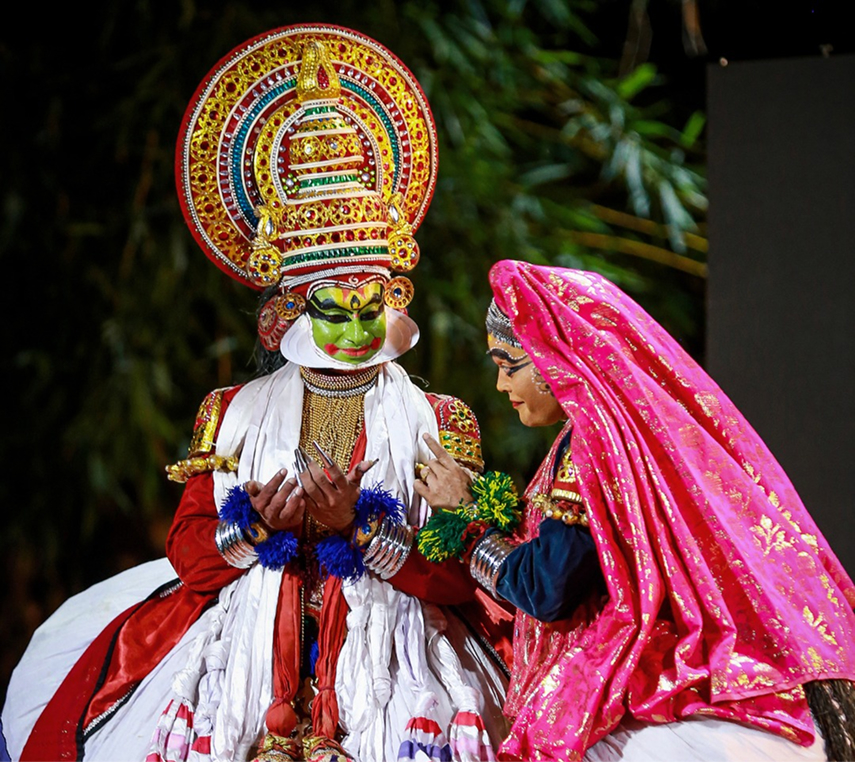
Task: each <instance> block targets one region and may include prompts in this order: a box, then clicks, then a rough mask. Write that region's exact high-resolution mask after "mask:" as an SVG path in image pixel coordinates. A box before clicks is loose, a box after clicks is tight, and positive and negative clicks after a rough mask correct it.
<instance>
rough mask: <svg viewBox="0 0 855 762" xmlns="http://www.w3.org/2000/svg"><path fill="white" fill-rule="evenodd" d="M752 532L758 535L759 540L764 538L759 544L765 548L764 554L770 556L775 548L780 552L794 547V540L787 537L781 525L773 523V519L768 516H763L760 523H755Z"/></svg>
mask: <svg viewBox="0 0 855 762" xmlns="http://www.w3.org/2000/svg"><path fill="white" fill-rule="evenodd" d="M751 533H752V534H755V535H757V537H758V538H759V540H762V542H760V543H758V544H760V547H761V548H763V555H764V556H768V555H769V553H771V552H772V551H773V550H774V551H777V552H780V551H782V550H787V549H789V548H792V547H793V543H792V541H791V540H788V539H787V536H786V534H785V532H784V530H783V529H782V528H781V525H780V524H773V523H772V519H770V518H769V517H768V516H763V518H761V519H760V524H759V525H758V524H755V525H754V526H753V527H751ZM764 543H765V544H764Z"/></svg>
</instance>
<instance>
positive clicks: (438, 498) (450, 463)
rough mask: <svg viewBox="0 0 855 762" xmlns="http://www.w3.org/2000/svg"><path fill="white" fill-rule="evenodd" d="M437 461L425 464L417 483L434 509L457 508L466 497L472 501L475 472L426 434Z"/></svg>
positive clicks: (419, 491) (420, 492)
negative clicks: (461, 463) (471, 490)
mask: <svg viewBox="0 0 855 762" xmlns="http://www.w3.org/2000/svg"><path fill="white" fill-rule="evenodd" d="M424 440H425V442H426V443H427V446H428V447H429V448H430V451H431V452H432V453H433V454H434V455H436V458H435V459H434V460H431V461H429V462H428V463H427V464H425V465H424V466H422V468H421V469H420V473H418V474H416V476H417V477H418V479H416V482H415V484H414V485H413V487H414V489H415V490H416V492H418V493H419V494H420V495H421V496H422V497H423V498H424V499H425V500H427V502H428V505H429V506H430V507H431V508H456V507H457V506H458V505H460V501H461V500H462V501H463V502H464V503H471V502H472V492H470V490H469V487H470V486H471V484H472V472H471V471H469V469H466V468H463V466H461V465H460V464H459V463H458V462H457V461H456V460H455V459H454V458H452V457H451V455H449V454H448V451H447V450H446V449H445V448H444V447H443V446H442V445H441V444H440V443H439V442H437V441H436V440H435V439H434V438H433V437H432V436H431V435H430V434H425V435H424Z"/></svg>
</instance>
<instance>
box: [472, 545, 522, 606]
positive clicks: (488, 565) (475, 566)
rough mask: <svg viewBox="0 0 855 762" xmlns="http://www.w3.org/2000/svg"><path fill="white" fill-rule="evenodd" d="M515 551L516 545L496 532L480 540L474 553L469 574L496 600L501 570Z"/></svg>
mask: <svg viewBox="0 0 855 762" xmlns="http://www.w3.org/2000/svg"><path fill="white" fill-rule="evenodd" d="M513 549H514V545H513V544H512V543H511V541H510V539H508V537H507V536H506V535H503V534H500V533H499V532H494V533H493V534H488V535H487V536H486V537H482V538H481V539H480V540H478V543H477V544H476V545H475V548H474V550H473V551H472V558H471V559H470V561H469V573H470V574H471V575H472V577H473V578H474V579H475V581H476V582H477V583H478V584H479V585H481V587H483V588H484V589H485V590H487V592H489V593H490V595H492V596H493V597H494V598H495V597H496V580H497V579H498V578H499V570H500V569H501V568H502V564H503V563H504V561H505V559H506V558H507V557H508V556H509V555H510V554H511V551H512V550H513Z"/></svg>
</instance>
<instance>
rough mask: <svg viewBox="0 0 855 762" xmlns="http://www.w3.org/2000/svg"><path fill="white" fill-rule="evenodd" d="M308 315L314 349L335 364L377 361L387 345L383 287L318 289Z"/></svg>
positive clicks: (369, 285) (311, 301) (370, 285)
mask: <svg viewBox="0 0 855 762" xmlns="http://www.w3.org/2000/svg"><path fill="white" fill-rule="evenodd" d="M307 312H308V313H309V318H310V319H311V321H312V339H313V340H314V342H315V345H316V346H317V347H318V348H319V349H320V350H321V351H322V352H323V353H324V354H326V355H329V356H330V357H332V358H333V359H334V360H340V361H342V362H346V363H350V364H352V365H358V364H359V363H363V362H365V361H366V360H370V359H371V358H372V357H374V355H376V354H377V353H378V352H379V351H380V349H381V348H382V347H383V343H384V342H385V341H386V310H385V305H384V303H383V284H382V283H366V284H365V285H364V286H361V287H359V288H355V289H349V288H337V287H333V288H321V289H318V290H317V291H315V293H314V294H312V298H311V299H309V303H308V305H307Z"/></svg>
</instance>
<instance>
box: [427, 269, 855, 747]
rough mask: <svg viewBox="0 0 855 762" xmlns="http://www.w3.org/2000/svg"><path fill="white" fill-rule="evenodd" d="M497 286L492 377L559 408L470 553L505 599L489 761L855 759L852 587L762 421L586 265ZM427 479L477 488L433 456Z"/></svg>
mask: <svg viewBox="0 0 855 762" xmlns="http://www.w3.org/2000/svg"><path fill="white" fill-rule="evenodd" d="M490 282H491V285H492V288H493V292H494V295H495V298H494V302H493V303H492V304H491V306H490V311H489V314H488V318H487V328H488V334H489V336H488V339H489V346H490V349H489V353H490V355H491V357H492V359H493V360H494V361H495V362H496V364H497V366H498V368H499V371H498V374H499V375H498V383H497V388H498V389H499V391H502V392H506V393H507V394H508V395H509V398H510V401H511V402H512V404H513V405H514V407H515V408H516V409H517V412H518V413H519V415H520V419H521V420H522V422H523V423H524V424H526V425H529V426H539V425H549V424H553V423H558V422H560V421H565V423H564V425H563V427H562V429H561V433H560V434H559V435H558V437H557V438H556V440H555V444H554V445H553V446H552V448H551V450H550V452H549V454H548V455H547V457H546V459H545V460H544V461H543V463H542V465H541V466H540V468H539V470H538V472H537V474H536V475H535V477H534V479H533V480H532V482H531V483H530V484H529V486H528V488H527V489H526V491H525V495H524V504H525V507H524V511H523V515H522V520H521V522H520V524H519V526H518V527H517V529H516V530H515V532H514V533H513V534H506V533H503V532H501V531H497V530H496V529H489V530H488V531H487V532H486V533H485V534H480V536H478V533H476V535H475V542H474V544H473V543H469V545H468V547H467V548H466V551H465V553H464V554H463V556H464V558H466V559H468V560H469V563H470V569H471V571H472V573H473V576H474V577H475V578H476V579H477V580H478V581H479V582H481V583H482V584H483V585H484V586H485V587H486V588H487V589H488V590H489V591H490V592H491V593H493V595H495V596H496V597H498V598H499V599H502V598H504V599H506V600H508V601H510V602H511V603H513V604H514V605H515V606H516V607H517V612H516V620H515V628H514V639H513V665H512V669H511V674H512V678H511V685H510V688H509V692H508V698H507V702H506V705H505V713H506V714H507V715H508V716H509V717H510V718H512V719H513V726H512V728H511V731H510V734H509V736H508V737H507V739H506V740H505V742H504V744H503V746H502V749H501V755H500V756H501V758H504V759H580V758H582V757H584V758H585V759H618V758H626V759H658V760H664V759H681V760H685V759H712V758H715V759H739V760H746V759H767V758H768V759H785V758H786V759H823V758H825V754H828V755H829V758H833V759H843V758H846V759H852V758H853V756H852V754H853V747H852V745H851V744H852V734H853V729H852V726H851V721H852V714H851V707H852V703H851V697H852V683H851V681H852V680H853V679H855V615H853V605H855V587H853V584H852V581H851V580H850V579H849V577H848V576H847V574H846V572H845V571H844V570H843V568H842V566H841V564H840V562H839V561H838V560H837V558H836V557H835V556H834V554H833V552H832V551H831V549H830V547H829V545H828V543H827V542H826V540H825V538H824V537H823V536H822V535H821V533H820V532H819V530H818V529H817V527H816V524H815V523H814V521H813V520H812V519H811V517H810V515H809V514H808V512H807V511H806V509H805V508H804V506H803V505H802V503H801V500H800V499H799V497H798V495H797V494H796V492H795V490H794V489H793V487H792V485H791V483H790V481H789V479H788V478H787V476H786V474H785V473H784V472H783V470H782V469H781V467H780V466H779V465H778V463H777V462H776V461H775V459H774V457H773V456H772V455H771V453H770V452H769V450H768V449H767V448H766V446H765V445H764V444H763V442H762V441H761V439H760V437H759V436H758V435H757V434H756V432H755V431H754V430H753V429H752V428H751V426H750V425H749V424H748V422H747V421H746V420H745V419H744V418H743V416H742V415H741V414H740V413H739V411H738V410H737V409H736V408H735V407H734V405H733V404H732V403H731V402H730V400H729V399H728V398H727V397H726V396H725V395H724V393H723V392H722V391H721V389H719V387H718V386H717V385H716V384H715V383H714V382H713V381H712V380H711V379H710V378H709V376H707V374H706V373H705V372H704V371H703V370H702V369H701V368H700V367H699V366H698V365H697V364H696V363H695V362H694V361H693V360H692V359H691V358H690V357H689V356H688V355H687V354H686V353H685V352H684V351H683V350H682V349H681V348H680V347H679V346H678V344H677V343H676V342H675V341H674V340H673V339H672V338H671V337H670V336H669V335H668V334H667V333H666V332H665V331H664V330H663V329H662V327H661V326H659V325H658V324H657V323H656V322H655V321H654V320H653V319H652V318H650V317H649V316H648V315H647V314H646V313H645V312H644V311H643V310H642V309H641V308H640V307H639V306H638V305H637V304H635V303H634V302H633V301H632V300H631V299H630V298H629V297H628V296H627V295H626V294H624V293H622V292H621V291H620V290H619V289H618V288H616V287H615V286H614V285H613V284H611V283H610V282H608V281H607V280H605V279H604V278H602V277H600V276H599V275H596V274H594V273H587V272H580V271H575V270H567V269H559V268H551V267H539V266H535V265H530V264H527V263H524V262H514V261H502V262H499V263H497V264H496V265H495V266H494V267H493V269H492V271H491V273H490ZM434 451H435V452H437V453H438V454H439V453H440V450H439V448H434ZM421 476H422V485H421V486H419V487H417V489H419V491H420V492H421V494H422V495H423V496H425V497H426V498H427V499H428V500H429V502H430V503H431V505H432V506H434V507H446V508H448V509H449V510H454V508H455V506H457V505H458V501H461V502H460V503H459V504H460V505H464V506H465V505H466V504H467V503H468V501H471V500H472V496H471V494H470V492H469V487H468V482H467V481H466V479H465V475H464V474H463V473H462V472H461V471H460V469H459V468H457V467H456V466H454V464H453V461H451V459H450V458H447V457H445V456H444V455H440V457H438V459H437V460H434V461H431V462H430V463H429V464H428V465H427V466H426V467H425V468H424V469H422V472H421ZM472 490H473V491H474V492H475V493H476V496H477V489H476V488H475V487H473V488H472ZM476 507H477V506H476ZM423 531H424V530H423ZM482 531H483V528H482ZM422 549H423V550H424V547H423V546H422ZM809 704H810V706H809ZM811 708H813V709H814V713H813V716H812V713H811ZM846 711H850V714H849V719H848V721H847V719H846V718H845V712H846ZM820 715H824V716H820ZM815 720H816V723H817V725H818V726H819V728H820V729H821V730H822V733H821V734H819V733H817V732H816V727H817V726H816V725H815V722H814V721H815ZM847 722H848V723H849V726H848V734H849V736H848V738H847V736H846V725H847ZM823 736H824V738H823ZM823 742H825V746H823ZM823 748H825V753H824V752H823Z"/></svg>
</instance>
